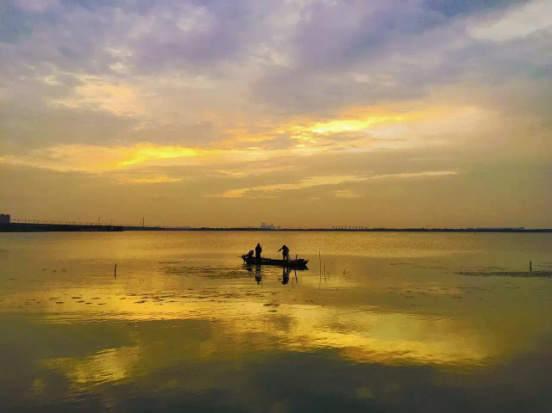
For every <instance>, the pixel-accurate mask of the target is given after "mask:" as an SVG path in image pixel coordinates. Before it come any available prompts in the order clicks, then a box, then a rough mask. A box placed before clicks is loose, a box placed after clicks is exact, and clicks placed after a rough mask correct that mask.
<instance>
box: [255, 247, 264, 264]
mask: <svg viewBox="0 0 552 413" xmlns="http://www.w3.org/2000/svg"><path fill="white" fill-rule="evenodd" d="M261 252H263V248H262V247H261V244H257V246H256V247H255V258H256V259H257V261H260V260H261Z"/></svg>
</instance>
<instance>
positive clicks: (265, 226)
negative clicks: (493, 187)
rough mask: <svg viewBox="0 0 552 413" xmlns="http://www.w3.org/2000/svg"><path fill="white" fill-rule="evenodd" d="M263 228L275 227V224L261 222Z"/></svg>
mask: <svg viewBox="0 0 552 413" xmlns="http://www.w3.org/2000/svg"><path fill="white" fill-rule="evenodd" d="M261 229H274V224H267V223H266V222H263V223H261Z"/></svg>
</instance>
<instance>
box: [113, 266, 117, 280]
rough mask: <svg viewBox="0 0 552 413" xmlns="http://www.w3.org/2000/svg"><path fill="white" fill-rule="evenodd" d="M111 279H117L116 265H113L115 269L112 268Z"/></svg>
mask: <svg viewBox="0 0 552 413" xmlns="http://www.w3.org/2000/svg"><path fill="white" fill-rule="evenodd" d="M113 277H114V278H117V264H115V267H114V268H113Z"/></svg>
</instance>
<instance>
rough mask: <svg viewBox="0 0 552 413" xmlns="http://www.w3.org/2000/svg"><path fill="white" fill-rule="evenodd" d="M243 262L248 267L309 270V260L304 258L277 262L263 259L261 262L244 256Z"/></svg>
mask: <svg viewBox="0 0 552 413" xmlns="http://www.w3.org/2000/svg"><path fill="white" fill-rule="evenodd" d="M242 259H243V262H244V263H245V264H248V265H276V266H279V267H289V268H295V269H299V268H301V269H307V263H308V262H309V261H308V260H304V259H302V258H298V259H295V260H290V261H287V260H275V259H272V258H261V259H260V260H257V259H256V258H255V257H251V256H248V255H242Z"/></svg>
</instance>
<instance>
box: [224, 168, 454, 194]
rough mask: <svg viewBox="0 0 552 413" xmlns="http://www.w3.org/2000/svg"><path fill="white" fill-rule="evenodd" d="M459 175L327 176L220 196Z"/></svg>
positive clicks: (423, 173)
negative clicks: (372, 181) (382, 180)
mask: <svg viewBox="0 0 552 413" xmlns="http://www.w3.org/2000/svg"><path fill="white" fill-rule="evenodd" d="M451 175H458V172H455V171H425V172H403V173H396V174H382V175H369V176H363V175H359V176H355V175H327V176H312V177H309V178H305V179H301V180H299V181H297V182H293V183H284V184H271V185H261V186H255V187H250V188H238V189H232V190H228V191H226V192H224V193H223V194H221V195H220V196H221V197H222V198H244V197H253V198H254V197H259V196H261V197H262V196H263V195H267V194H268V196H272V195H273V193H275V192H285V191H299V190H303V189H307V188H313V187H321V186H338V185H340V184H344V183H356V182H366V181H371V180H379V179H411V178H426V177H444V176H451ZM334 193H335V194H336V196H338V197H344V198H351V197H353V196H352V195H353V192H352V191H348V190H343V191H339V190H338V191H335V192H334Z"/></svg>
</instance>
